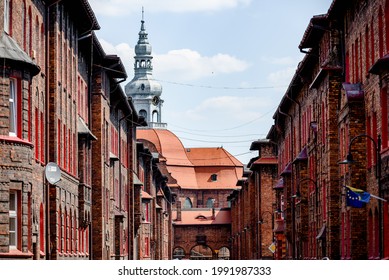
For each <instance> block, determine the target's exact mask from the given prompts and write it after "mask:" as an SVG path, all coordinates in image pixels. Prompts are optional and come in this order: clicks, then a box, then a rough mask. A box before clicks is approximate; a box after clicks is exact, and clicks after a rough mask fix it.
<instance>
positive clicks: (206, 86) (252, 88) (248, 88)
mask: <svg viewBox="0 0 389 280" xmlns="http://www.w3.org/2000/svg"><path fill="white" fill-rule="evenodd" d="M154 80H155V81H158V82H162V83H168V84H173V85H179V86H186V87H198V88H210V89H226V90H257V89H275V88H286V87H287V86H254V87H226V86H221V87H218V86H210V85H195V84H187V83H178V82H172V81H165V80H158V79H154Z"/></svg>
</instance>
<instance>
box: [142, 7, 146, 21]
mask: <svg viewBox="0 0 389 280" xmlns="http://www.w3.org/2000/svg"><path fill="white" fill-rule="evenodd" d="M144 19H145V11H144V9H143V6H142V21H144Z"/></svg>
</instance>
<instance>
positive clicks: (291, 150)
mask: <svg viewBox="0 0 389 280" xmlns="http://www.w3.org/2000/svg"><path fill="white" fill-rule="evenodd" d="M278 113H279V114H281V115H284V116H286V117H289V118H290V133H291V140H290V144H291V145H290V159H291V161H292V159H293V155H294V149H293V147H294V143H293V142H294V141H293V132H294V129H293V117H292V116H291V115H289V114H287V113H284V112H282V111H281V108H280V107H278ZM291 171H292V180H291V182H290V183H291V189H292V190H293V191H295V189H294V184H293V164H291ZM288 198H289V197H287V199H288ZM291 206H292V243H293V244H292V245H293V246H292V255H293V259H296V220H295V211H296V210H295V201H294V199H293V201H292V203H291Z"/></svg>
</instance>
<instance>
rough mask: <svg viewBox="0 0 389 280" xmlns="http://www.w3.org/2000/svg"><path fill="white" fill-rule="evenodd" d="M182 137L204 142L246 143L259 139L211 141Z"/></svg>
mask: <svg viewBox="0 0 389 280" xmlns="http://www.w3.org/2000/svg"><path fill="white" fill-rule="evenodd" d="M180 139H185V140H190V141H197V142H204V143H246V142H254V141H256V140H258V139H248V140H242V141H209V140H201V139H192V138H186V137H180Z"/></svg>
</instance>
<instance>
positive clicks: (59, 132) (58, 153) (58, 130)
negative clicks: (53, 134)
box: [57, 120, 62, 166]
mask: <svg viewBox="0 0 389 280" xmlns="http://www.w3.org/2000/svg"><path fill="white" fill-rule="evenodd" d="M61 128H62V126H61V120H58V127H57V134H58V135H57V163H58V165H59V166H61V165H62V162H61V148H62V147H61Z"/></svg>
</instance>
